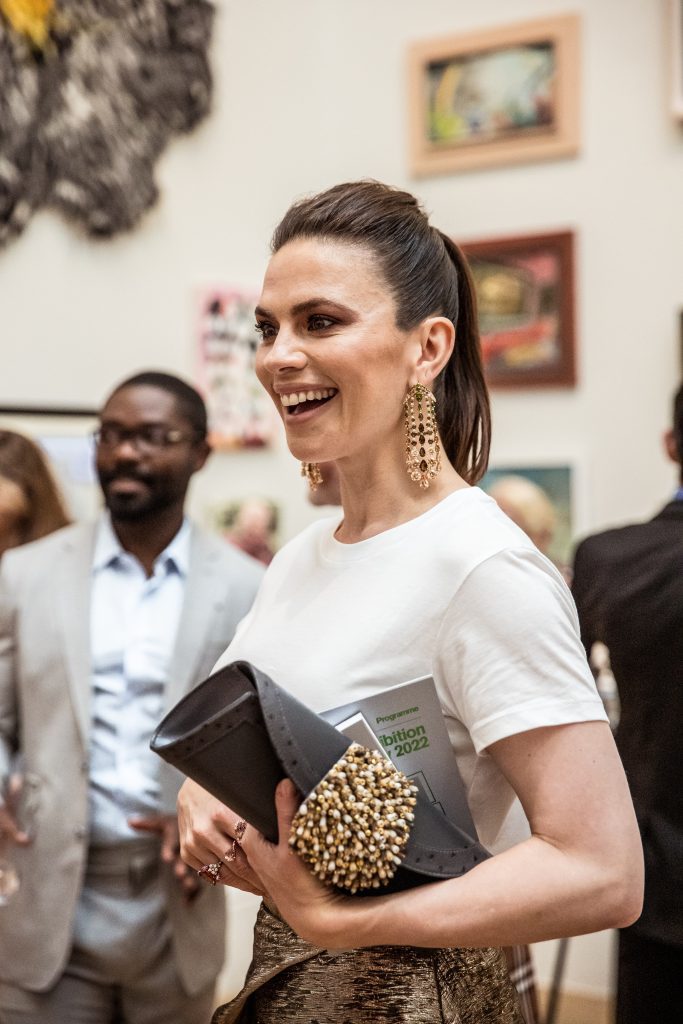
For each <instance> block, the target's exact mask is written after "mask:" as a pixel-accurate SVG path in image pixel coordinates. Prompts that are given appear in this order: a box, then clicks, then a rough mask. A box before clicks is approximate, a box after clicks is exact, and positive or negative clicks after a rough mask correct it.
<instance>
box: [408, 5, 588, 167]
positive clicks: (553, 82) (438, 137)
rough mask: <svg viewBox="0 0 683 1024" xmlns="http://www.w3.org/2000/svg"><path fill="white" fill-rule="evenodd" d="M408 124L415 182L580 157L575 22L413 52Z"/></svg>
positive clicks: (518, 28) (448, 40) (556, 21)
mask: <svg viewBox="0 0 683 1024" xmlns="http://www.w3.org/2000/svg"><path fill="white" fill-rule="evenodd" d="M409 116H410V129H409V138H410V165H411V170H412V172H413V174H414V175H416V176H418V177H421V176H425V175H430V174H443V173H451V172H456V171H468V170H472V169H474V168H479V167H491V166H497V165H500V164H512V163H522V162H525V161H533V160H548V159H555V158H559V157H569V156H573V155H575V154H576V153H577V152H578V149H579V18H578V16H577V15H565V16H562V17H556V18H545V19H543V20H539V21H532V22H525V23H523V24H518V25H512V26H509V27H505V28H494V29H487V30H485V31H482V32H476V33H472V34H467V35H456V36H446V37H443V38H440V39H433V40H428V41H426V42H421V43H415V44H413V46H412V47H411V49H410V52H409Z"/></svg>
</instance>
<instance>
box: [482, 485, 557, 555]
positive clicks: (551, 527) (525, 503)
mask: <svg viewBox="0 0 683 1024" xmlns="http://www.w3.org/2000/svg"><path fill="white" fill-rule="evenodd" d="M480 486H481V487H482V488H483V489H484V490H485V491H486V492H487V494H490V495H491V496H492V497H493V498H495V500H496V501H497V502H498V504H499V505H500V507H501V508H502V510H503V512H505V514H506V515H509V516H510V518H511V519H513V520H514V521H515V522H516V523H517V525H518V526H520V527H521V528H522V529H523V530H524V532H525V533H526V534H528V536H530V537H531V539H532V540H533V541H534V543H535V544H536V546H537V547H538V548H539V550H541V551H543V553H544V554H546V555H547V556H548V558H550V560H551V561H552V562H554V563H555V564H556V565H557V566H558V567H560V568H562V569H563V570H565V571H566V567H567V566H568V565H569V564H570V562H571V558H572V546H573V537H574V524H573V517H572V501H573V494H572V489H573V481H572V467H571V466H567V465H531V466H526V465H514V466H512V465H511V466H495V467H492V468H491V469H489V470H488V471H487V472H486V474H485V475H484V477H483V479H482V481H481V485H480Z"/></svg>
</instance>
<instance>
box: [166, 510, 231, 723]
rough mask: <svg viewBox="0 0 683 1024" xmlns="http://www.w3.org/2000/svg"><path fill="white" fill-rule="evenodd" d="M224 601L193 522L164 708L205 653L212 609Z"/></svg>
mask: <svg viewBox="0 0 683 1024" xmlns="http://www.w3.org/2000/svg"><path fill="white" fill-rule="evenodd" d="M223 590H224V588H223ZM224 601H225V596H224V595H222V594H221V593H220V592H219V589H218V586H217V565H216V552H215V549H214V548H213V546H212V545H211V544H210V543H209V542H208V541H207V538H206V537H204V536H203V534H202V533H201V532H200V531H199V530H197V528H196V527H194V526H193V527H192V538H191V541H190V570H189V573H188V576H187V581H186V584H185V596H184V598H183V611H182V615H181V617H180V625H179V628H178V635H177V637H176V642H175V647H174V651H173V658H172V660H171V672H170V676H169V680H168V685H167V687H166V695H165V704H166V708H167V709H169V708H171V707H173V705H174V704H175V703H176V702H177V701H179V700H180V698H181V697H182V696H183V695H184V694H185V693H187V691H188V689H189V688H190V687H191V685H192V683H193V681H194V679H195V677H196V675H197V672H198V669H199V666H200V663H201V660H202V657H203V656H204V654H205V651H206V644H207V641H208V639H209V637H210V636H211V631H212V627H213V622H214V619H215V616H216V613H217V611H218V610H219V609H220V607H221V606H222V604H223V603H224Z"/></svg>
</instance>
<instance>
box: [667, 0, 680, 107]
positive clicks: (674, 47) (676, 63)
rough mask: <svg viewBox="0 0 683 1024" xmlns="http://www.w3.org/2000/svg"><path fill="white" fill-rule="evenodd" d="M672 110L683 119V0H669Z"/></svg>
mask: <svg viewBox="0 0 683 1024" xmlns="http://www.w3.org/2000/svg"><path fill="white" fill-rule="evenodd" d="M669 19H670V23H669V33H670V38H671V111H672V113H673V115H674V117H676V118H678V120H679V121H683V0H669Z"/></svg>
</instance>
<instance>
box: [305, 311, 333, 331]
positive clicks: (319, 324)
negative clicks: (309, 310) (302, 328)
mask: <svg viewBox="0 0 683 1024" xmlns="http://www.w3.org/2000/svg"><path fill="white" fill-rule="evenodd" d="M333 323H334V320H333V319H332V318H331V317H329V316H323V315H322V313H315V314H314V315H313V316H311V317H309V319H308V328H309V330H311V331H325V330H327V328H328V327H331V326H332V325H333Z"/></svg>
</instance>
